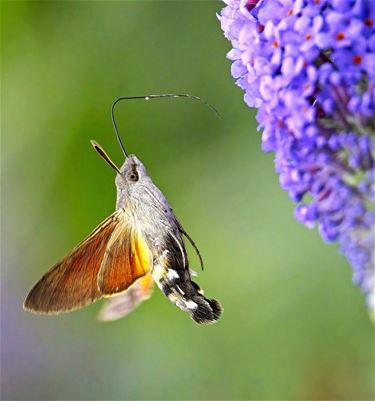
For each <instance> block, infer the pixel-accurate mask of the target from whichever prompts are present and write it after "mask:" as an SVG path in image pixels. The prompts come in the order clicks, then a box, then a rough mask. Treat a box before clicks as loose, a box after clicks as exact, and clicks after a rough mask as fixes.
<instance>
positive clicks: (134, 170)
mask: <svg viewBox="0 0 375 401" xmlns="http://www.w3.org/2000/svg"><path fill="white" fill-rule="evenodd" d="M119 175H120V177H121V178H122V179H123V180H125V181H126V182H127V183H129V184H135V183H137V182H139V181H141V180H142V179H143V178H144V177H146V176H147V173H146V169H145V167H144V165H143V164H142V162H141V161H140V160H139V159H138V158H137V156H134V155H129V156H128V157H127V158H126V159H125V162H124V164H123V165H122V166H121V168H120V171H119ZM116 180H117V179H116Z"/></svg>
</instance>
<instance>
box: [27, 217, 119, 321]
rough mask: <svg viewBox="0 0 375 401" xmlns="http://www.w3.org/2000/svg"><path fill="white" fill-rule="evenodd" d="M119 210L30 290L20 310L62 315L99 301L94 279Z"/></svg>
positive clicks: (114, 226)
mask: <svg viewBox="0 0 375 401" xmlns="http://www.w3.org/2000/svg"><path fill="white" fill-rule="evenodd" d="M123 214H124V212H123V210H122V209H119V210H117V211H116V212H114V213H113V214H112V215H111V216H109V217H108V218H107V219H105V220H104V221H103V222H102V223H101V224H100V225H99V226H98V227H97V228H96V229H95V230H94V231H93V232H92V233H91V234H90V235H89V236H88V237H87V238H86V239H85V240H83V241H82V242H81V243H80V244H79V245H78V246H77V247H75V248H74V249H73V250H72V251H71V252H70V253H69V254H68V255H67V256H66V257H65V258H64V259H62V260H61V261H60V262H59V263H57V264H56V265H54V266H53V267H52V268H51V269H50V270H49V271H48V272H47V273H46V274H45V275H44V276H43V277H42V278H41V279H40V280H39V281H38V282H37V283H36V284H35V285H34V287H33V288H32V290H31V291H30V293H29V294H28V296H27V298H26V300H25V302H24V308H25V309H26V310H29V311H31V312H35V313H55V314H57V313H64V312H69V311H71V310H74V309H78V308H81V307H83V306H85V305H88V304H90V303H92V302H94V301H95V300H96V299H98V298H100V297H101V295H102V294H101V293H100V291H99V289H98V284H97V278H98V272H99V269H100V266H101V264H102V260H103V256H104V254H105V250H106V248H107V244H108V242H109V239H110V237H111V235H112V233H113V232H114V230H115V228H116V227H117V225H118V224H119V221H122V215H123Z"/></svg>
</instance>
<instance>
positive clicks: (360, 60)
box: [353, 55, 362, 65]
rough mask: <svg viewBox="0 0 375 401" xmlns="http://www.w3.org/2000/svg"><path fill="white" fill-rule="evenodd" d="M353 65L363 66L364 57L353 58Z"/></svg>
mask: <svg viewBox="0 0 375 401" xmlns="http://www.w3.org/2000/svg"><path fill="white" fill-rule="evenodd" d="M353 63H354V64H356V65H359V64H362V56H358V55H357V56H353Z"/></svg>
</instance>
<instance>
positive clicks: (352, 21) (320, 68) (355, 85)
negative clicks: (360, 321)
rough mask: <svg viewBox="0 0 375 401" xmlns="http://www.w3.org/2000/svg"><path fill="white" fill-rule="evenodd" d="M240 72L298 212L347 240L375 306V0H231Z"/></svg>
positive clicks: (228, 25) (231, 31) (227, 26)
mask: <svg viewBox="0 0 375 401" xmlns="http://www.w3.org/2000/svg"><path fill="white" fill-rule="evenodd" d="M226 3H227V6H226V7H225V8H224V9H223V10H222V12H221V14H220V15H219V19H220V21H221V26H222V29H223V31H224V33H225V36H226V37H227V38H228V39H229V40H230V41H231V43H232V47H233V49H232V50H231V51H230V52H229V53H228V58H229V59H231V60H233V64H232V67H231V72H232V75H233V77H234V78H236V79H237V84H238V85H239V86H240V87H241V88H242V89H243V90H244V91H245V96H244V100H245V102H246V103H247V105H248V106H249V107H256V108H258V112H257V120H258V122H259V128H261V129H262V130H263V134H262V147H263V150H264V151H273V152H275V166H276V171H277V172H278V173H279V180H280V185H281V187H282V188H283V189H284V190H286V191H288V193H289V195H290V197H291V199H292V200H293V201H294V202H297V203H298V206H297V207H296V210H295V216H296V218H297V219H298V220H299V221H300V222H302V223H304V224H305V225H306V226H307V227H309V228H312V227H313V226H314V225H315V224H317V225H318V227H319V231H320V234H321V236H322V237H323V239H324V240H325V241H327V242H332V241H338V243H339V245H340V249H341V252H342V253H343V254H344V255H345V256H346V258H347V259H348V260H349V262H350V263H351V265H352V267H353V271H354V274H353V280H354V282H355V283H356V284H357V285H359V286H360V287H361V289H362V291H363V292H364V293H365V295H366V297H367V301H368V304H369V306H370V309H371V310H372V312H373V313H375V274H374V271H375V163H374V159H375V0H226Z"/></svg>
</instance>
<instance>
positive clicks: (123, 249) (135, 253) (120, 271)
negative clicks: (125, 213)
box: [98, 219, 152, 296]
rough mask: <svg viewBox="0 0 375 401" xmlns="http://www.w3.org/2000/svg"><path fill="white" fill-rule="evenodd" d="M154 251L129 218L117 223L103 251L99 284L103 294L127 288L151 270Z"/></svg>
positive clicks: (106, 294)
mask: <svg viewBox="0 0 375 401" xmlns="http://www.w3.org/2000/svg"><path fill="white" fill-rule="evenodd" d="M151 267H152V257H151V251H150V250H149V248H148V246H147V244H146V241H145V240H144V238H143V237H142V235H141V234H140V233H139V232H138V231H137V229H136V227H134V226H133V225H132V224H131V223H130V222H129V221H127V219H123V222H120V223H119V224H118V226H117V227H116V229H115V231H114V232H113V235H112V237H111V239H110V241H109V243H108V246H107V249H106V251H105V254H104V258H103V263H102V266H101V268H100V271H99V276H98V287H99V289H100V291H101V292H102V293H103V295H104V296H110V295H113V294H116V293H119V292H122V291H125V290H126V289H128V288H129V287H130V286H131V285H132V284H133V283H134V282H135V281H136V280H137V279H139V278H140V277H143V276H145V275H146V274H147V273H148V272H150V270H151Z"/></svg>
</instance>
